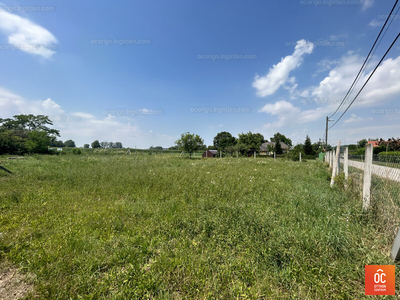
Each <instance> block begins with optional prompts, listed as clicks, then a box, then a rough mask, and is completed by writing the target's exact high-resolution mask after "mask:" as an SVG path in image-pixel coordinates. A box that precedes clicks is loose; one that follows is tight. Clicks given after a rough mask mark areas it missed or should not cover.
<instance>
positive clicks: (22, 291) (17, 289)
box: [0, 267, 33, 300]
mask: <svg viewBox="0 0 400 300" xmlns="http://www.w3.org/2000/svg"><path fill="white" fill-rule="evenodd" d="M32 291H33V286H32V285H31V284H29V283H27V275H24V274H21V273H20V272H18V270H17V269H15V268H12V267H8V268H5V269H2V270H0V299H1V300H11V299H13V300H14V299H20V298H22V297H24V296H25V295H26V294H27V293H29V292H32Z"/></svg>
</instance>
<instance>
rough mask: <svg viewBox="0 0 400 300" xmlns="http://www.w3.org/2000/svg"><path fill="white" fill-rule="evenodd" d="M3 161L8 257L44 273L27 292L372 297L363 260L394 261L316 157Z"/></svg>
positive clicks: (0, 253) (3, 244)
mask: <svg viewBox="0 0 400 300" xmlns="http://www.w3.org/2000/svg"><path fill="white" fill-rule="evenodd" d="M0 160H1V161H2V162H1V165H2V166H4V167H6V168H7V169H9V170H10V171H12V172H13V174H11V175H10V174H7V173H6V172H4V171H2V170H0V187H1V188H0V210H1V213H0V232H1V233H2V235H1V237H0V259H1V260H2V261H3V262H11V263H13V264H14V265H15V266H17V267H20V268H21V269H22V270H23V271H27V272H29V273H31V274H34V275H35V277H34V278H36V279H35V282H34V285H35V293H34V294H31V295H29V296H28V298H34V297H37V298H41V299H42V298H43V299H77V298H81V299H276V298H296V299H317V298H319V299H348V298H352V299H354V298H364V297H365V298H367V297H366V296H364V265H366V264H392V262H391V261H390V259H389V257H388V254H389V251H390V247H391V243H392V235H387V234H386V233H385V232H381V231H380V230H378V229H377V226H376V223H374V222H375V220H373V218H368V216H367V215H364V214H362V213H361V200H360V199H359V198H357V197H349V194H346V193H344V192H343V191H342V190H340V189H339V188H337V187H334V188H333V189H331V188H330V187H329V181H328V180H327V179H328V177H329V174H328V172H327V169H326V166H325V165H323V164H322V163H318V162H316V161H308V162H292V161H284V160H277V161H276V162H274V161H273V159H269V158H259V159H251V158H239V159H236V158H224V159H206V160H203V159H186V158H180V157H170V156H167V155H142V156H139V155H136V156H135V155H120V156H111V155H108V156H107V155H104V156H99V155H63V156H34V157H29V158H27V159H25V160H6V159H4V157H3V158H0ZM397 290H398V287H397ZM368 298H369V297H368Z"/></svg>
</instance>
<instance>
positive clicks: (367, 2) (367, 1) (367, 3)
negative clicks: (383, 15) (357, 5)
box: [361, 0, 375, 10]
mask: <svg viewBox="0 0 400 300" xmlns="http://www.w3.org/2000/svg"><path fill="white" fill-rule="evenodd" d="M374 2H375V1H374V0H361V4H362V10H367V9H368V8H370V7H371V6H372V5H373V4H374Z"/></svg>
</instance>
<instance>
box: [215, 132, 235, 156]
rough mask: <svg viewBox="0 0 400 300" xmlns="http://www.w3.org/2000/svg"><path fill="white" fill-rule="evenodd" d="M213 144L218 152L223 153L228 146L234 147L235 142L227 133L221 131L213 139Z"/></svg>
mask: <svg viewBox="0 0 400 300" xmlns="http://www.w3.org/2000/svg"><path fill="white" fill-rule="evenodd" d="M213 142H214V146H215V147H217V149H218V150H220V151H224V150H225V149H226V148H227V147H229V146H235V145H236V143H237V140H236V138H235V137H233V136H232V134H230V133H229V132H226V131H222V132H220V133H218V134H217V135H216V136H215V137H214V140H213Z"/></svg>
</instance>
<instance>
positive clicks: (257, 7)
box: [0, 0, 400, 148]
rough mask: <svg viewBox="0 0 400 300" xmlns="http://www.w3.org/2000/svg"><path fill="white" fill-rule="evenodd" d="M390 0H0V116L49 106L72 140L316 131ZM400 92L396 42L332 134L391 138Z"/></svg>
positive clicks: (143, 144)
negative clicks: (219, 133)
mask: <svg viewBox="0 0 400 300" xmlns="http://www.w3.org/2000/svg"><path fill="white" fill-rule="evenodd" d="M394 2H395V1H394V0H393V1H391V0H382V1H380V2H378V1H374V0H361V1H358V0H348V1H347V0H345V1H342V0H340V1H337V0H325V1H324V0H316V1H314V0H305V1H300V0H299V1H294V0H293V1H292V0H291V1H289V0H269V1H265V0H259V1H258V0H250V1H242V0H239V1H236V0H233V1H232V0H230V1H204V0H202V1H197V0H190V1H188V0H182V1H174V0H173V1H162V0H159V1H154V0H130V1H117V2H114V3H113V2H109V1H96V2H88V1H86V2H85V1H75V0H69V1H59V0H51V1H49V0H47V1H36V0H35V1H19V0H13V1H6V0H2V2H1V3H0V66H1V69H2V72H0V118H7V117H11V116H13V115H15V114H20V113H24V114H28V113H32V114H45V115H48V116H50V118H51V119H52V120H53V121H54V127H55V128H56V129H59V130H60V133H61V139H62V140H67V139H73V140H74V141H75V142H76V144H77V145H78V146H82V145H83V144H84V143H88V144H90V143H91V142H93V141H94V140H96V139H98V140H99V141H112V142H117V141H120V142H122V143H123V145H124V146H126V147H135V146H136V147H138V148H147V147H150V146H159V145H160V146H163V147H169V146H172V145H174V141H175V140H177V139H178V138H179V137H180V135H181V134H182V133H184V132H188V131H189V132H192V133H196V134H199V135H200V136H201V137H202V138H203V139H204V141H205V143H206V144H208V145H210V144H212V139H213V137H214V136H215V135H216V134H217V133H218V132H221V131H228V132H230V133H232V134H233V135H234V136H237V135H238V134H239V133H242V132H248V131H252V132H259V133H261V134H263V135H264V137H265V138H266V139H269V138H270V137H271V136H273V134H274V133H276V132H280V133H282V134H285V135H286V136H287V137H290V138H291V139H292V140H293V143H294V144H296V143H298V142H303V141H304V139H305V137H306V135H307V134H308V135H310V137H311V140H312V142H316V141H318V139H319V138H322V137H323V135H324V130H325V118H326V116H327V115H331V114H332V113H333V112H334V111H335V109H336V107H337V106H338V105H339V103H340V101H341V100H342V98H343V97H344V95H345V94H346V92H347V90H348V88H349V87H350V84H351V82H352V80H353V79H354V77H355V75H356V74H357V72H358V70H359V68H360V66H361V64H362V62H363V60H364V59H365V56H366V55H367V54H368V51H369V49H370V47H371V46H372V43H373V42H374V40H375V38H376V36H377V35H378V33H379V30H380V29H381V26H382V24H383V22H384V21H385V18H386V17H387V15H388V13H389V12H390V9H391V8H392V6H393V4H394ZM399 23H400V15H399V14H398V13H397V14H396V15H395V16H394V18H393V22H392V24H391V27H390V28H389V30H388V31H387V33H386V35H385V37H384V39H383V40H382V42H381V43H380V45H379V47H378V49H377V50H376V52H375V53H374V57H373V59H372V60H371V62H370V64H369V65H368V68H367V70H366V72H365V73H364V74H363V76H362V78H361V80H360V82H359V84H358V85H357V87H356V89H355V92H357V91H358V90H359V88H360V87H361V85H362V84H363V82H364V81H365V79H366V78H367V76H368V75H369V73H370V72H371V70H372V69H373V68H374V67H375V65H376V63H377V61H379V59H380V57H381V56H382V55H383V53H384V52H385V51H386V49H387V47H388V46H389V45H390V43H391V42H392V41H393V39H394V37H395V36H396V35H397V33H398V32H399V28H400V27H399ZM354 95H355V93H353V94H352V96H354ZM399 96H400V43H398V44H396V45H395V47H394V48H393V49H392V51H391V52H390V53H389V55H388V56H387V58H386V60H385V61H384V62H383V64H382V65H381V67H379V69H378V70H377V72H376V74H375V75H374V76H373V77H372V79H371V81H370V83H369V84H368V85H367V87H366V88H365V90H364V91H363V92H362V94H361V95H360V97H359V99H358V100H357V101H356V102H355V104H354V105H353V106H352V107H351V108H350V110H349V111H348V112H347V113H346V115H345V116H344V117H343V118H342V119H341V121H340V122H339V123H338V124H337V125H335V126H334V127H333V128H332V130H331V131H330V133H329V142H330V143H332V144H335V143H336V141H337V140H341V141H342V143H355V142H356V141H357V140H360V139H362V138H378V137H379V138H380V137H382V138H388V137H392V136H394V137H398V136H399V123H400V105H399V102H398V99H399ZM346 106H347V105H346ZM340 112H341V111H340ZM339 115H340V114H338V115H336V116H335V117H338V116H339ZM334 119H335V118H334Z"/></svg>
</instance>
